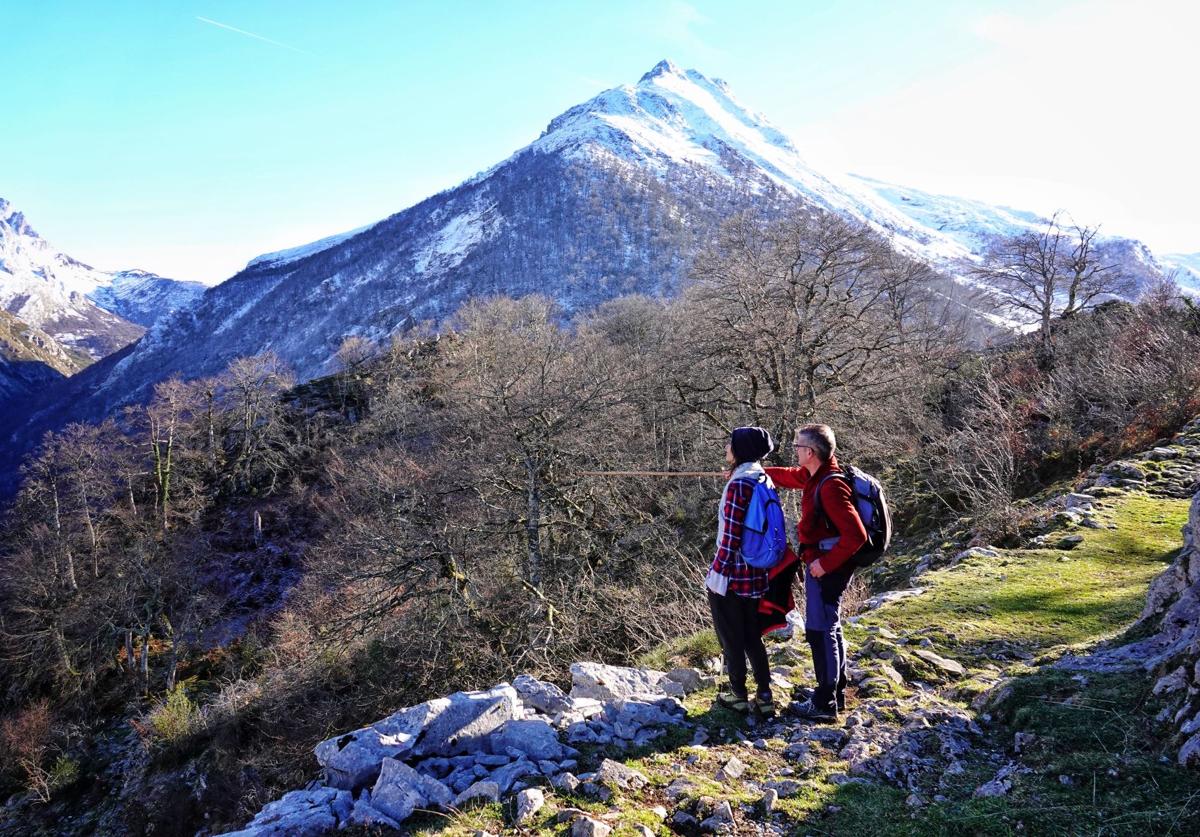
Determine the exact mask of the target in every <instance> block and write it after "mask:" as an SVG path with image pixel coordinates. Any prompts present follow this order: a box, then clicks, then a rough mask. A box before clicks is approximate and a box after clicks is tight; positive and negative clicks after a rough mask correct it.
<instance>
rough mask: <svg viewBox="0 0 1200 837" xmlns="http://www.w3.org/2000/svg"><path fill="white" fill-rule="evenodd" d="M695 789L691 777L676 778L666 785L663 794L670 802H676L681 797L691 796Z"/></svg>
mask: <svg viewBox="0 0 1200 837" xmlns="http://www.w3.org/2000/svg"><path fill="white" fill-rule="evenodd" d="M695 790H696V783H695V782H693V781H692V780H691V779H682V778H681V779H676V780H675V781H673V782H671V784H669V785H667V787H666V790H664V791H663V794H664V795H665V796H666V797H667V799H669V800H671V801H672V802H678V801H679V799H680V798H681V797H685V796H691V795H692V794H693V792H694V791H695Z"/></svg>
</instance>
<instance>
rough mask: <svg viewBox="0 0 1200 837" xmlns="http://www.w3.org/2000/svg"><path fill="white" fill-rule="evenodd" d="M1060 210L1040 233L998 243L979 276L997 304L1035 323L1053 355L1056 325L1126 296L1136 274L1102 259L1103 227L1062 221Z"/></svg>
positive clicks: (1044, 345)
mask: <svg viewBox="0 0 1200 837" xmlns="http://www.w3.org/2000/svg"><path fill="white" fill-rule="evenodd" d="M1062 216H1063V214H1062V213H1061V212H1056V213H1055V214H1054V216H1053V217H1052V218H1051V219H1050V222H1049V223H1048V224H1047V225H1046V228H1045V229H1044V230H1041V231H1040V232H1036V231H1032V230H1031V231H1029V232H1025V233H1021V234H1019V235H1015V236H1012V237H1010V238H1006V239H1003V240H1001V241H999V242H997V243H996V245H995V246H993V247H992V248H991V250H990V251H989V252H988V254H987V256H986V258H985V260H984V263H983V264H982V265H981V266H980V267H979V268H978V269H977V270H976V271H975V276H976V277H977V278H978V279H980V280H982V281H983V282H985V283H987V285H988V286H990V288H991V289H992V291H993V292H994V293H995V295H996V297H997V299H998V301H999V303H1000V304H1001V305H1002V306H1003V307H1004V308H1005V309H1007V310H1008V311H1009V312H1011V313H1012V314H1013V315H1014V316H1016V317H1018V318H1023V319H1026V320H1029V321H1031V322H1033V323H1035V324H1036V325H1037V328H1038V333H1039V334H1040V336H1041V345H1042V356H1043V359H1044V360H1046V361H1047V362H1048V361H1049V359H1050V358H1052V356H1053V352H1054V336H1053V331H1052V324H1053V321H1054V320H1055V319H1056V318H1059V317H1067V316H1070V315H1072V314H1077V313H1079V312H1081V311H1086V310H1088V309H1089V308H1093V307H1095V306H1096V305H1097V304H1098V303H1100V302H1102V301H1104V300H1105V299H1107V298H1110V297H1113V296H1122V295H1128V294H1129V293H1130V292H1131V291H1132V288H1133V281H1132V279H1131V278H1130V277H1129V276H1128V275H1126V274H1125V273H1124V272H1123V271H1121V270H1120V269H1119V268H1118V267H1117V265H1114V264H1106V263H1103V262H1102V261H1101V259H1100V257H1099V255H1098V253H1097V250H1096V244H1097V241H1096V237H1097V235H1098V233H1099V227H1088V226H1084V225H1080V224H1075V223H1073V222H1066V221H1064V220H1063V217H1062Z"/></svg>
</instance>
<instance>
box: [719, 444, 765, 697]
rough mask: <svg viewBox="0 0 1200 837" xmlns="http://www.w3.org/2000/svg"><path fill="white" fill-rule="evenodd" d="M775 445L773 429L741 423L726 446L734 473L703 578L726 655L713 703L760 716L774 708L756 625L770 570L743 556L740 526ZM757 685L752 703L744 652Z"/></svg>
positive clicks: (728, 459) (759, 635) (760, 636)
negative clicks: (722, 682)
mask: <svg viewBox="0 0 1200 837" xmlns="http://www.w3.org/2000/svg"><path fill="white" fill-rule="evenodd" d="M774 449H775V443H774V442H772V441H771V434H770V433H768V432H767V431H766V430H764V429H763V428H761V427H739V428H737V429H736V430H734V431H733V433H732V434H731V435H730V438H729V444H727V445H726V446H725V461H726V462H728V463H729V465H731V466H733V473H732V474H731V475H730V478H729V482H728V483H726V485H725V491H724V493H723V495H722V497H721V504H720V506H719V507H718V515H717V554H716V556H715V557H714V558H713V562H712V567H711V568H710V569H709V571H708V576H707V578H706V579H705V586H706V587H707V588H708V606H709V609H710V610H711V611H712V618H713V628H714V629H715V630H716V632H717V640H718V641H719V642H720V643H721V650H722V651H723V652H724V655H725V670H726V672H727V673H728V674H729V685H730V691H729V692H722V693H721V694H718V695H717V703H719V704H721V705H722V706H725V707H728V708H729V709H733V710H735V711H738V712H749V711H750V710H751V708H756V709H757V710H758V712H759V713H760V714H762V715H764V716H771V715H774V714H775V705H774V703H773V701H772V700H771V667H770V663H769V662H768V661H767V649H766V648H765V647H764V646H763V642H762V634H761V633H760V630H759V618H758V605H759V600H760V599H762V597H763V595H764V594H766V592H767V582H768V571H767V570H760V569H757V568H756V567H752V566H750V565H749V564H747V563H746V562H745V561H743V560H742V555H741V546H742V526H743V523H744V521H745V520H746V510H747V509H748V508H749V506H750V497H751V495H752V494H753V493H754V485H755V483H756V482H757V481H758V480H759V479H769V477H767V475H766V472H765V471H763V468H762V465H760V464H759V460H760V459H762V458H763V457H765V456H766V455H767V454H769V453H770V452H771V451H772V450H774ZM747 657H749V659H750V667H751V669H753V671H754V682H755V685H756V686H757V693H756V695H755V699H754V704H753V706H752V704H751V702H750V701H749V699H748V695H747V692H746V658H747Z"/></svg>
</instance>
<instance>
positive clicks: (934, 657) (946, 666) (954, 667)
mask: <svg viewBox="0 0 1200 837" xmlns="http://www.w3.org/2000/svg"><path fill="white" fill-rule="evenodd" d="M913 654H915V655H916V656H918V657H920V658H921V659H922V660H924V661H925V662H927V663H929V664H930V665H931V666H933V667H934V668H937V669H939V670H941V671H943V672H945V673H947V674H952V675H954V676H955V677H962V676H963V675H965V674H966V673H967V670H966V669H965V668H963V666H962V663H960V662H958V661H957V660H948V659H946V658H945V657H943V656H941V655H940V654H938V653H936V652H934V651H930V650H928V649H927V648H918V649H916V650H914V651H913Z"/></svg>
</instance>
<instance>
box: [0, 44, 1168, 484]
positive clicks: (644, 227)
mask: <svg viewBox="0 0 1200 837" xmlns="http://www.w3.org/2000/svg"><path fill="white" fill-rule="evenodd" d="M795 204H803V205H806V206H808V207H813V208H819V209H822V210H826V211H829V212H834V213H837V214H839V215H842V216H844V217H847V218H852V219H855V220H857V221H860V222H862V223H864V224H867V225H869V226H871V227H872V228H874V229H875V230H877V231H878V232H880V233H881V234H883V235H885V236H886V237H887V238H888V239H889V240H890V241H891V243H892V244H893V246H894V247H895V248H896V249H897V250H899V251H900V252H902V253H905V254H907V255H909V256H912V257H914V258H919V259H922V260H925V261H927V262H929V263H931V264H933V265H934V266H936V267H938V268H940V269H942V270H943V271H944V272H946V273H947V274H948V275H952V276H959V277H969V276H970V268H971V267H972V266H973V265H974V264H976V263H977V262H978V259H979V257H980V253H981V252H982V251H983V250H985V249H986V247H987V245H988V243H989V242H990V241H992V240H994V239H995V237H996V236H998V235H1006V234H1009V233H1010V232H1011V231H1012V230H1015V229H1022V228H1027V227H1029V226H1036V225H1038V224H1040V223H1042V222H1043V220H1044V219H1038V218H1037V216H1035V215H1033V214H1031V213H1023V212H1019V211H1016V210H1006V209H1001V208H997V207H988V206H987V205H985V204H980V203H977V202H973V201H966V200H962V199H953V198H938V197H936V196H931V195H927V194H924V193H920V192H916V191H914V190H907V189H903V188H902V187H897V186H890V185H888V184H883V183H880V182H877V181H870V180H866V179H863V178H852V177H841V176H835V175H832V174H828V173H823V172H820V171H817V170H816V169H814V168H813V167H811V166H810V165H808V164H807V163H806V162H805V161H804V159H803V157H802V156H801V155H800V154H799V152H798V151H797V150H796V148H795V146H794V145H793V144H792V143H791V142H790V141H789V140H788V139H787V137H786V136H784V134H783V133H782V132H781V131H780V130H779V129H777V128H776V127H774V126H773V125H771V124H770V122H768V121H767V119H766V118H765V117H763V116H762V115H760V114H756V113H753V112H752V111H750V110H748V109H746V108H745V107H743V106H742V105H741V104H739V103H738V101H737V100H736V99H735V98H734V96H733V94H732V92H731V91H730V89H729V87H728V85H726V84H725V83H724V82H723V81H720V80H715V79H709V78H707V77H705V76H703V75H701V74H700V73H698V72H696V71H695V70H682V69H680V68H679V67H676V66H675V65H673V64H671V63H670V62H666V61H664V62H661V63H660V64H658V65H657V66H655V67H654V68H653V69H652V70H651V71H650V72H648V73H646V74H645V75H644V76H643V77H642V78H641V79H640V80H639V81H638V83H637V84H635V85H624V86H621V87H617V88H614V89H611V90H607V91H604V92H603V93H601V94H599V95H598V96H596V97H595V98H593V99H590V100H589V101H587V102H584V103H583V104H580V105H578V106H576V107H573V108H571V109H569V110H567V111H566V112H565V113H563V114H561V115H559V116H558V117H556V118H554V119H553V120H551V122H550V123H549V125H548V126H547V128H546V129H545V131H543V132H542V134H541V135H540V136H539V137H538V138H537V139H535V140H534V141H533V142H532V143H530V144H529V145H527V146H525V147H524V148H522V149H520V150H518V151H517V152H515V153H514V154H513V155H512V156H510V157H509V158H508V159H506V160H504V161H502V162H500V163H499V164H497V165H496V166H494V167H492V168H490V169H488V170H486V171H484V172H481V173H480V174H478V175H476V176H474V177H472V178H470V179H469V180H467V181H466V182H464V183H462V184H461V185H459V186H457V187H455V188H453V189H449V190H447V191H445V192H442V193H440V194H437V195H434V196H432V197H430V198H428V199H426V200H424V201H421V202H420V203H418V204H416V205H415V206H412V207H409V208H408V209H405V210H403V211H401V212H399V213H397V214H395V215H393V216H391V217H389V218H386V219H384V220H382V221H379V222H378V223H376V224H373V225H370V226H368V227H364V228H361V229H358V230H353V231H350V232H347V233H342V234H339V235H335V236H330V237H328V238H324V239H321V240H319V241H315V242H312V243H311V244H305V245H302V246H300V247H296V248H292V249H290V250H284V251H280V252H276V253H270V254H266V255H263V256H259V257H258V258H255V259H253V260H251V261H250V262H249V263H248V264H247V266H246V267H245V269H243V270H242V271H241V272H240V273H238V274H237V275H235V276H233V277H232V278H230V279H229V280H227V281H226V282H224V283H222V284H221V285H219V286H217V287H215V288H211V289H209V290H208V291H207V292H206V293H205V294H204V295H203V296H201V297H199V298H198V299H196V300H195V302H194V303H192V304H190V305H187V306H184V307H181V308H180V309H179V310H178V311H176V312H175V313H174V314H171V315H169V316H167V317H165V318H162V319H159V320H158V321H157V322H156V323H155V325H153V326H152V327H150V329H149V331H148V332H147V333H146V335H145V336H144V337H143V338H142V339H141V340H140V341H139V342H138V343H137V344H136V345H134V346H131V347H130V348H128V349H127V350H125V351H123V352H121V353H120V354H119V355H113V356H110V357H109V358H107V359H106V360H105V361H104V362H103V363H100V364H98V365H97V366H96V367H95V368H92V369H89V370H87V371H85V372H83V373H81V374H80V375H78V376H76V377H75V378H73V379H71V380H70V381H68V382H65V383H64V384H62V385H60V386H59V387H57V388H55V391H49V392H46V393H44V394H43V395H42V396H41V397H40V398H39V399H36V400H35V401H33V402H31V403H30V404H29V405H27V410H28V420H27V421H23V420H22V419H20V418H19V417H14V418H13V419H12V420H10V421H9V422H4V421H2V420H0V438H2V439H6V446H7V447H8V448H9V449H10V450H13V451H16V450H19V449H23V448H27V447H28V446H29V444H30V443H31V440H32V439H36V438H37V437H38V436H39V435H40V432H41V430H43V429H44V428H46V427H53V426H58V425H59V424H61V423H62V422H64V421H67V420H79V419H93V420H94V419H98V418H101V417H103V416H104V415H106V414H108V413H109V412H110V411H112V410H113V409H115V408H116V407H117V406H119V405H121V404H124V403H129V402H136V401H143V400H145V399H147V398H149V396H150V394H151V392H152V388H153V385H154V384H155V383H156V382H158V381H160V380H163V379H165V378H167V377H169V376H171V375H176V374H177V375H181V376H183V377H197V376H202V375H207V374H213V373H216V372H218V371H219V370H221V369H223V368H224V367H225V366H226V365H227V364H228V363H229V361H230V360H232V359H233V358H235V357H239V356H244V355H251V354H257V353H261V352H263V351H266V350H271V351H273V352H275V353H276V354H278V355H279V356H280V357H282V358H283V359H284V360H285V361H286V362H287V363H289V364H291V365H292V366H293V367H294V368H295V370H296V372H297V373H298V376H299V377H300V379H302V380H303V379H307V378H311V377H314V376H317V375H320V374H323V373H326V372H329V371H330V370H331V368H332V363H333V358H334V356H335V353H336V351H337V349H338V347H339V345H340V344H341V343H342V342H343V340H345V339H346V338H347V337H350V336H364V337H367V338H369V339H372V340H384V339H386V338H387V337H388V336H389V335H392V334H395V333H397V332H400V331H403V330H405V329H407V328H409V327H411V326H412V325H413V324H415V323H418V322H421V321H433V322H440V321H443V320H445V319H446V318H448V317H450V316H451V315H452V314H453V312H454V311H455V310H456V309H457V308H458V307H459V305H460V304H461V303H462V302H463V301H464V300H466V299H468V298H470V297H475V296H481V295H488V294H510V295H521V294H526V293H530V292H538V293H543V294H547V295H549V296H551V297H553V298H554V299H556V300H557V301H558V302H559V303H560V304H561V305H562V307H563V308H564V309H565V310H566V311H567V312H573V311H579V310H584V309H587V308H590V307H592V306H594V305H596V304H598V303H600V302H603V301H604V300H607V299H610V298H612V297H615V296H618V295H621V294H627V293H632V292H638V293H644V294H650V295H660V296H662V295H670V294H673V293H675V292H676V291H677V290H678V289H679V288H680V287H681V285H682V283H683V281H684V279H685V277H686V274H687V270H688V268H689V265H690V264H691V261H692V258H693V257H694V255H695V254H696V253H697V252H698V251H699V250H700V249H701V248H702V247H703V246H704V245H705V244H707V243H708V242H710V241H711V240H712V237H713V235H714V233H715V232H716V230H717V229H718V227H719V225H720V224H721V222H722V221H723V220H724V219H725V218H727V217H728V216H729V215H730V214H731V213H733V212H735V211H738V210H741V209H746V208H758V209H765V210H768V211H771V210H777V209H781V208H782V207H785V206H789V205H795ZM1121 241H1125V242H1128V248H1129V249H1130V253H1129V258H1135V256H1136V255H1137V252H1135V251H1137V248H1138V247H1140V245H1137V243H1136V242H1131V241H1130V240H1128V239H1125V240H1121ZM1135 245H1136V246H1135ZM1122 246H1126V245H1122ZM1142 250H1144V248H1142ZM1145 253H1146V254H1147V255H1148V251H1145ZM112 284H113V286H114V287H115V286H116V283H115V282H113V283H112ZM948 288H949V289H950V290H951V292H952V288H953V286H952V285H950V284H949V283H948ZM114 307H115V306H114ZM130 316H132V314H131V315H130ZM14 434H15V435H14ZM2 467H3V466H2V464H0V469H2Z"/></svg>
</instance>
